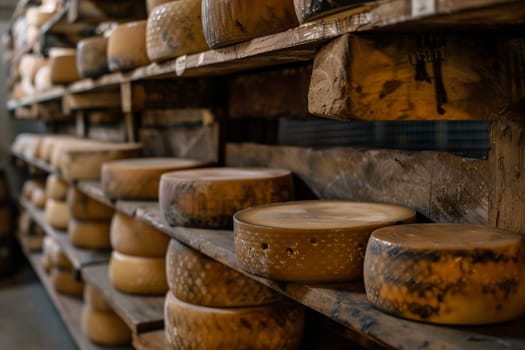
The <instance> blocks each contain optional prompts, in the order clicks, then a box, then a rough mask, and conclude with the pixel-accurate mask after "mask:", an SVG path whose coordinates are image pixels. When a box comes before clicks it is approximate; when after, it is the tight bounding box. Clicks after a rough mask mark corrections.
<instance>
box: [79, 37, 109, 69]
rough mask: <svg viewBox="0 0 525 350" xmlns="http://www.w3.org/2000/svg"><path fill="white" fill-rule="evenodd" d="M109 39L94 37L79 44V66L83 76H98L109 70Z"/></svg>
mask: <svg viewBox="0 0 525 350" xmlns="http://www.w3.org/2000/svg"><path fill="white" fill-rule="evenodd" d="M107 50H108V39H107V38H104V37H94V38H87V39H84V40H81V41H79V42H78V44H77V68H78V73H79V74H80V76H81V77H83V78H96V77H98V76H101V75H103V74H105V73H107V72H108V71H109V70H108V53H107Z"/></svg>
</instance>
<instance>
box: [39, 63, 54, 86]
mask: <svg viewBox="0 0 525 350" xmlns="http://www.w3.org/2000/svg"><path fill="white" fill-rule="evenodd" d="M52 86H53V84H52V83H51V67H50V66H49V64H47V65H45V66H43V67H42V68H40V69H39V70H38V72H37V73H36V75H35V89H36V90H37V91H38V92H43V91H47V90H49V89H51V87H52Z"/></svg>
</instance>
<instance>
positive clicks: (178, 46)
mask: <svg viewBox="0 0 525 350" xmlns="http://www.w3.org/2000/svg"><path fill="white" fill-rule="evenodd" d="M146 39H147V40H146V43H147V51H148V57H149V59H150V60H152V61H162V60H166V59H169V58H174V57H177V56H182V55H187V54H192V53H196V52H199V51H204V50H207V49H208V45H207V44H206V40H205V39H204V33H203V32H202V20H201V0H177V1H173V2H169V3H166V4H163V5H159V6H157V7H156V8H155V9H154V10H153V11H152V12H151V14H150V16H149V18H148V27H147V35H146Z"/></svg>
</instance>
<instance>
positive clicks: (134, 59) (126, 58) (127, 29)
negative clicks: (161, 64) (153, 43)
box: [108, 21, 149, 72]
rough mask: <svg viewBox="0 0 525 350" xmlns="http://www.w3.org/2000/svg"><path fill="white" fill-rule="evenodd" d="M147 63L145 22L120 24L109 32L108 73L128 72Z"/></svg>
mask: <svg viewBox="0 0 525 350" xmlns="http://www.w3.org/2000/svg"><path fill="white" fill-rule="evenodd" d="M148 63H149V59H148V55H147V53H146V21H136V22H129V23H125V24H121V25H119V26H118V27H117V28H115V29H114V30H113V31H112V32H111V34H110V36H109V39H108V67H109V70H110V71H112V72H115V71H121V70H129V69H133V68H137V67H140V66H145V65H147V64H148Z"/></svg>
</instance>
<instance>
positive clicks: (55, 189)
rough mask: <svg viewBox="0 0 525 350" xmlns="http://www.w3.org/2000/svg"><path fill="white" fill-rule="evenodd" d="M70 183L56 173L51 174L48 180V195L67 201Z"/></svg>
mask: <svg viewBox="0 0 525 350" xmlns="http://www.w3.org/2000/svg"><path fill="white" fill-rule="evenodd" d="M68 189H69V185H68V183H67V182H65V181H64V180H62V179H61V178H60V177H59V176H58V175H56V174H50V175H49V176H48V177H47V181H46V196H47V197H48V198H51V199H55V200H58V201H65V200H66V197H67V190H68Z"/></svg>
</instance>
